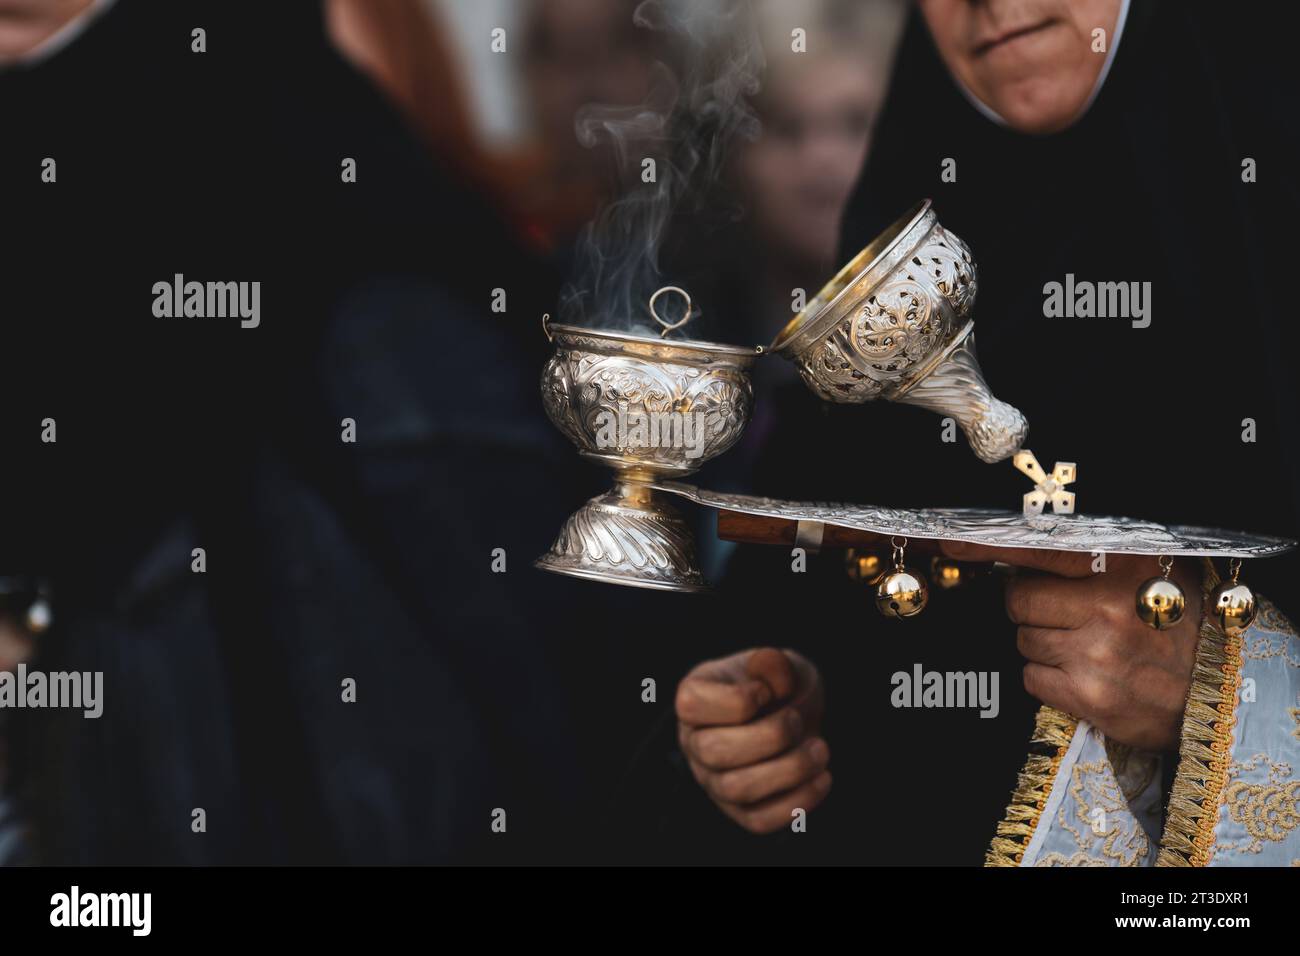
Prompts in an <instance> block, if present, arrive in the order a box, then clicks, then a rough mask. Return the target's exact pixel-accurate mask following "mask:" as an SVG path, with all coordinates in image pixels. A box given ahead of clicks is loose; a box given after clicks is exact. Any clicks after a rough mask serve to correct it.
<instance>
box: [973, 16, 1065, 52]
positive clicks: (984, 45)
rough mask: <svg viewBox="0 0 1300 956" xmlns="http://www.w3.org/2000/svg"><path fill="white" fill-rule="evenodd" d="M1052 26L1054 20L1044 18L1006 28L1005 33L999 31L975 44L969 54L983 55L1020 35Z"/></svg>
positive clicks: (1030, 33)
mask: <svg viewBox="0 0 1300 956" xmlns="http://www.w3.org/2000/svg"><path fill="white" fill-rule="evenodd" d="M1054 26H1056V21H1055V20H1044V21H1043V22H1042V23H1036V24H1033V25H1032V26H1027V27H1017V28H1016V29H1014V30H1007V31H1006V32H1005V33H1000V34H998V35H997V36H995V37H994V38H993V39H991V40H984V41H982V42H980V43H977V44H975V49H974V50H973V51H972V52H971V55H972V56H976V57H981V56H984V55H985V54H987V53H989V52H991V51H992V50H995V49H997V48H999V47H1002V46H1005V45H1007V44H1008V43H1012V42H1014V41H1016V40H1019V39H1020V38H1022V37H1027V36H1032V35H1033V34H1036V33H1041V32H1042V31H1043V30H1046V29H1048V28H1049V27H1054Z"/></svg>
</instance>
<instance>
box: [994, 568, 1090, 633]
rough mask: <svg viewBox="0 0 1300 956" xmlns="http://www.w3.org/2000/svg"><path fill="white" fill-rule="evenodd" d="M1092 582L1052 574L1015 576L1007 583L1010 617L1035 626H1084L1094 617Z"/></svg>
mask: <svg viewBox="0 0 1300 956" xmlns="http://www.w3.org/2000/svg"><path fill="white" fill-rule="evenodd" d="M1090 583H1091V581H1090V580H1089V581H1084V580H1082V579H1080V578H1058V577H1052V576H1049V575H1034V576H1030V577H1018V578H1013V579H1012V580H1010V581H1008V582H1007V585H1006V592H1005V595H1006V607H1007V617H1009V618H1011V620H1012V621H1014V622H1015V623H1016V624H1029V625H1032V626H1034V627H1055V628H1075V627H1082V626H1083V625H1084V624H1086V623H1088V621H1089V620H1090V619H1091V618H1092V615H1093V610H1094V605H1095V597H1094V595H1093V594H1092V593H1091V592H1090V591H1089V589H1088V585H1089V584H1090Z"/></svg>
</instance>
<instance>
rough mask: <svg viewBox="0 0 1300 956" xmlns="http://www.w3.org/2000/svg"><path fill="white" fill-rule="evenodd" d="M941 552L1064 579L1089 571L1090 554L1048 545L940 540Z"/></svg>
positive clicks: (964, 558) (1077, 576) (1090, 572)
mask: <svg viewBox="0 0 1300 956" xmlns="http://www.w3.org/2000/svg"><path fill="white" fill-rule="evenodd" d="M943 553H944V554H946V555H947V556H948V557H950V558H956V559H958V560H961V561H980V562H992V561H1001V562H1002V563H1003V564H1010V565H1011V566H1013V567H1017V568H1032V569H1033V570H1035V571H1050V572H1051V573H1052V574H1059V575H1061V576H1062V577H1066V578H1083V577H1087V576H1088V575H1090V574H1092V555H1090V554H1085V553H1082V552H1076V551H1054V550H1052V549H1051V548H994V547H991V546H989V545H985V544H968V543H966V542H965V541H945V542H943Z"/></svg>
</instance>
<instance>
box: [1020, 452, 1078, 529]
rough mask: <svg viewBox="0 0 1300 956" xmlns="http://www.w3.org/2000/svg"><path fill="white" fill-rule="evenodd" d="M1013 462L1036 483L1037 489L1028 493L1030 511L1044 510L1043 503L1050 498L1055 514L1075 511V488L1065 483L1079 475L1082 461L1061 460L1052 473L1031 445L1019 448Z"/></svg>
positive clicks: (1028, 512)
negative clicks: (1069, 488)
mask: <svg viewBox="0 0 1300 956" xmlns="http://www.w3.org/2000/svg"><path fill="white" fill-rule="evenodd" d="M1011 464H1013V465H1015V466H1016V470H1017V471H1019V472H1020V473H1021V474H1023V475H1025V476H1026V477H1028V478H1029V480H1030V481H1032V482H1033V483H1034V490H1033V491H1031V492H1029V493H1028V494H1027V495H1025V514H1026V515H1040V514H1042V513H1043V507H1044V506H1045V505H1046V504H1047V503H1048V502H1049V501H1050V502H1051V503H1052V513H1053V514H1058V515H1069V514H1074V492H1073V491H1066V490H1065V486H1066V485H1069V484H1072V483H1073V482H1074V479H1075V478H1077V477H1078V471H1079V466H1078V465H1076V464H1075V463H1074V462H1072V461H1058V462H1057V463H1056V467H1054V468H1053V469H1052V473H1051V474H1050V475H1048V474H1047V472H1045V471H1043V466H1042V465H1040V464H1039V463H1038V459H1037V458H1035V457H1034V453H1033V452H1032V451H1030V450H1029V449H1028V448H1025V449H1022V450H1020V451H1018V452H1016V454H1015V457H1014V458H1012V459H1011Z"/></svg>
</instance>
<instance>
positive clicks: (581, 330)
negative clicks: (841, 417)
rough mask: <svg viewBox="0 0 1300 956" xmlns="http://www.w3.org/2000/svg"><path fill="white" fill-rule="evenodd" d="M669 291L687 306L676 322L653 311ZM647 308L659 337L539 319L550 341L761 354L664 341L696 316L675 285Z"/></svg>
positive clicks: (752, 348) (753, 348) (757, 348)
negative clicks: (580, 340) (577, 339)
mask: <svg viewBox="0 0 1300 956" xmlns="http://www.w3.org/2000/svg"><path fill="white" fill-rule="evenodd" d="M668 292H676V293H677V294H678V295H680V296H681V297H682V299H684V300H685V303H686V311H685V312H684V314H683V315H682V318H681V319H680V320H678V321H677V322H669V321H667V320H666V319H664V318H662V317H661V316H660V315H659V313H658V312H656V311H655V303H656V302H657V301H658V300H659V298H660V297H661V296H663V295H664V294H666V293H668ZM648 306H649V309H650V315H651V316H653V318H654V320H655V321H656V322H658V323H659V324H660V325H662V326H663V331H662V332H660V333H659V337H658V338H655V337H653V336H649V335H635V334H633V333H631V332H615V331H613V330H610V329H600V328H589V327H587V326H579V325H565V324H562V323H558V322H552V321H551V317H550V316H549V315H543V316H542V331H544V332H545V333H546V337H547V339H551V340H553V339H554V338H555V336H556V335H570V336H572V335H577V336H581V337H583V338H588V339H591V338H594V339H600V340H604V341H607V342H610V343H612V344H614V345H616V346H617V345H618V344H622V343H626V344H631V345H638V346H648V347H652V348H653V349H654V350H656V351H659V352H665V351H667V352H676V351H678V350H681V351H685V352H687V353H706V354H714V355H734V356H738V357H742V358H749V359H752V358H754V357H756V356H758V355H761V354H763V346H761V345H725V344H723V343H721V342H706V341H704V340H702V339H679V340H674V341H671V342H670V341H667V339H666V336H667V335H668V333H669V332H672V331H674V330H676V329H680V328H681V327H682V326H684V325H685V324H686V323H687V322H689V321H690V320H691V319H693V318H694V317H695V315H696V314H697V313H695V312H694V311H693V310H692V308H691V297H690V295H689V294H687V292H686V290H685V289H681V288H679V287H677V286H675V285H669V286H664V287H663V288H662V289H659V290H658V291H657V292H655V294H654V295H652V296H651V297H650V301H649V303H648Z"/></svg>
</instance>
